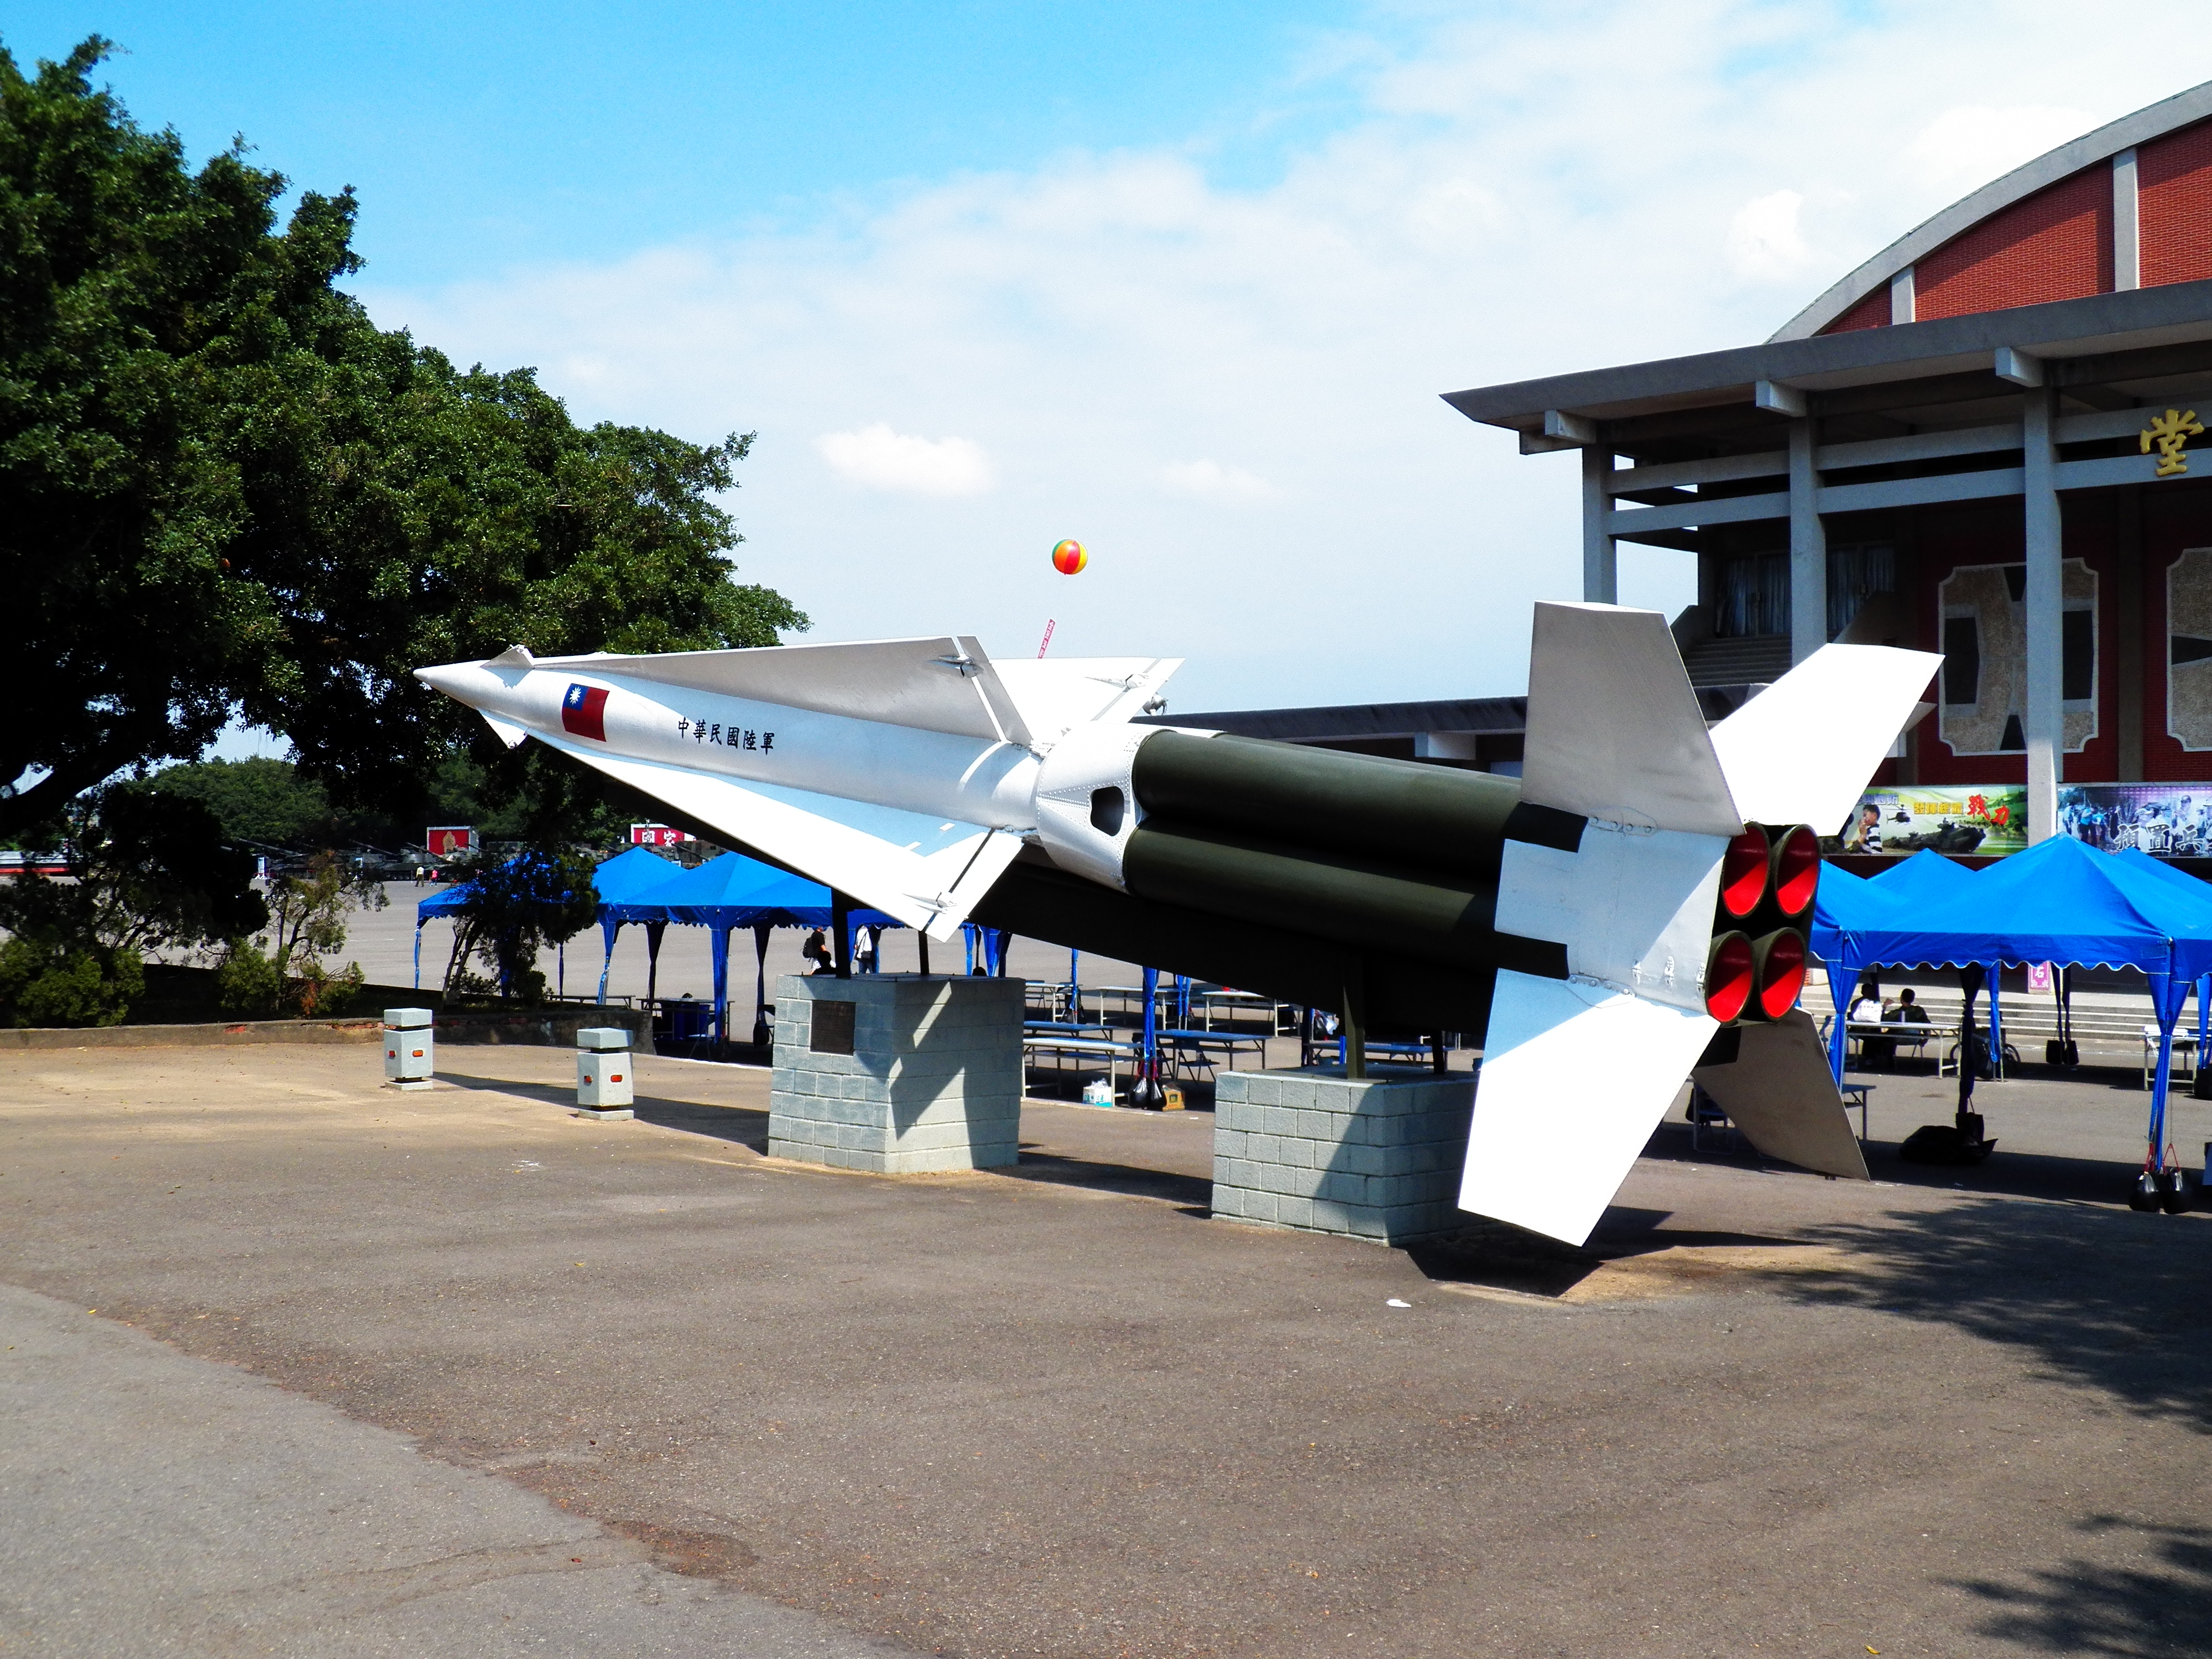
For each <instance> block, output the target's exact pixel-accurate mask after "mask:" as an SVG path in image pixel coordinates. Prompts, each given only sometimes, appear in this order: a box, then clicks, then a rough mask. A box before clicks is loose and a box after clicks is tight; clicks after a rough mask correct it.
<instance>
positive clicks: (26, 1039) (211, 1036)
mask: <svg viewBox="0 0 2212 1659" xmlns="http://www.w3.org/2000/svg"><path fill="white" fill-rule="evenodd" d="M628 1012H629V1011H628V1010H623V1009H612V1010H609V1009H597V1008H594V1009H590V1010H584V1011H577V1010H573V1009H564V1010H562V1011H561V1012H559V1013H556V1014H554V1015H551V1016H548V1015H546V1014H542V1013H523V1012H516V1013H484V1014H469V1013H460V1014H441V1015H439V1016H438V1018H437V1024H436V1026H435V1030H436V1032H437V1037H438V1041H439V1042H440V1043H441V1044H458V1045H460V1046H463V1047H467V1046H470V1045H473V1044H478V1043H520V1044H522V1045H524V1046H526V1047H531V1048H573V1047H574V1046H575V1041H576V1027H577V1026H579V1025H619V1024H629V1027H630V1035H631V1039H632V1045H633V1047H632V1052H634V1053H636V1054H651V1053H652V1052H653V1030H652V1027H651V1026H650V1025H649V1024H646V1023H645V1022H644V1021H643V1020H641V1019H639V1018H637V1017H636V1016H635V1015H632V1016H631V1017H630V1018H629V1020H628V1021H625V1020H624V1019H623V1018H620V1016H622V1015H623V1014H625V1013H628ZM611 1015H612V1016H615V1017H614V1018H610V1016H611ZM383 1030H384V1021H383V1018H382V1017H381V1016H380V1015H375V1014H372V1015H369V1016H368V1017H367V1018H360V1017H356V1018H347V1019H248V1020H227V1021H222V1022H218V1023H217V1024H211V1025H85V1026H58V1027H53V1026H18V1027H9V1026H0V1050H6V1049H9V1048H222V1047H225V1046H231V1045H243V1044H249V1043H271V1042H377V1041H378V1040H379V1039H380V1036H382V1034H383Z"/></svg>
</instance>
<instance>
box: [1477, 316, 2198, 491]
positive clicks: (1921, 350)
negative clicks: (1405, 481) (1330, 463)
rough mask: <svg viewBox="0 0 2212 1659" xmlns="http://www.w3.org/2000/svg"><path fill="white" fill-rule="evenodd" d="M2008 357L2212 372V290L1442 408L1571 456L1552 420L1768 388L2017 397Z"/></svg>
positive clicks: (1780, 348) (1637, 372)
mask: <svg viewBox="0 0 2212 1659" xmlns="http://www.w3.org/2000/svg"><path fill="white" fill-rule="evenodd" d="M2191 344H2202V345H2204V346H2206V347H2207V348H2208V349H2206V350H2204V351H2203V352H2202V353H2201V354H2197V355H2201V356H2203V358H2204V362H2203V363H2202V364H2199V363H2197V362H2194V361H2188V362H2182V361H2177V360H2174V359H2173V358H2172V348H2174V347H2177V346H2187V345H2191ZM2004 348H2010V349H2014V350H2018V351H2025V352H2027V353H2030V354H2032V355H2033V356H2037V357H2040V358H2044V359H2047V360H2051V371H2052V377H2053V379H2054V380H2057V383H2059V384H2061V385H2077V384H2078V385H2088V384H2107V383H2110V382H2112V381H2113V380H2122V379H2128V378H2142V377H2143V376H2146V375H2149V374H2155V373H2159V372H2166V373H2176V372H2180V371H2181V370H2184V369H2195V368H2212V280H2208V281H2204V282H2197V283H2166V284H2162V285H2160V286H2159V287H2156V288H2141V289H2124V290H2121V291H2119V292H2117V293H2112V294H2097V295H2090V296H2088V297H2087V298H2086V299H2080V300H2060V301H2053V302H2051V303H2050V304H2047V305H2039V306H2019V307H2013V308H2011V309H2008V310H2004V311H1988V312H1976V313H1971V314H1969V315H1966V316H1961V317H1944V318H1939V319H1936V320H1934V321H1932V322H1925V323H1900V324H1898V325H1893V326H1892V327H1888V328H1866V329H1853V330H1850V331H1847V332H1844V333H1839V334H1822V335H1816V336H1814V337H1811V338H1808V339H1790V340H1783V339H1776V340H1769V341H1766V342H1765V343H1762V344H1759V345H1752V346H1738V347H1735V348H1732V349H1729V350H1726V351H1707V352H1701V353H1699V354H1698V355H1697V356H1689V357H1668V358H1662V359H1659V360H1657V361H1656V362H1644V363H1629V364H1626V365H1623V366H1621V367H1620V368H1595V369H1585V370H1583V371H1581V372H1579V373H1577V374H1554V375H1549V376H1547V377H1546V378H1544V379H1542V380H1516V381H1513V382H1510V383H1509V384H1506V385H1504V386H1477V387H1474V388H1472V389H1470V390H1468V391H1465V392H1446V393H1445V394H1443V398H1444V401H1445V402H1446V403H1448V404H1450V405H1451V406H1452V407H1453V408H1454V409H1456V410H1459V412H1460V413H1461V414H1462V415H1464V416H1467V417H1468V419H1469V420H1471V421H1478V422H1482V423H1484V424H1486V425H1490V426H1498V427H1504V428H1509V429H1510V430H1513V431H1516V432H1519V433H1520V434H1522V437H1523V439H1524V440H1525V442H1524V445H1523V447H1524V448H1528V449H1530V450H1532V451H1533V450H1535V449H1542V448H1550V447H1562V448H1564V447H1575V446H1574V443H1573V441H1572V440H1566V439H1559V438H1557V437H1556V436H1554V437H1552V438H1547V436H1546V433H1545V417H1546V416H1547V413H1559V414H1565V415H1569V416H1580V417H1582V418H1583V419H1587V420H1595V421H1620V420H1626V419H1632V418H1634V417H1637V416H1649V415H1656V414H1663V413H1667V412H1670V411H1674V410H1686V409H1699V408H1717V407H1724V406H1728V405H1741V406H1744V407H1745V408H1746V410H1747V411H1748V408H1749V405H1750V404H1752V402H1753V388H1754V386H1756V384H1757V383H1758V382H1759V381H1761V380H1768V381H1773V382H1777V383H1778V384H1780V385H1782V386H1789V387H1791V388H1795V389H1797V390H1800V391H1803V392H1812V393H1816V394H1817V393H1820V392H1839V391H1844V390H1849V389H1852V388H1861V387H1875V386H1893V385H1895V384H1897V383H1899V382H1905V381H1910V380H1932V379H1934V378H1936V377H1939V376H1957V377H1960V378H1961V380H1972V379H1974V378H1976V377H1979V378H1981V379H1984V380H1986V381H1987V395H1990V396H1996V395H1998V394H2001V393H2015V394H2016V393H2017V391H2018V387H2017V386H2013V385H2009V384H2008V383H2006V382H2004V381H2002V380H1998V378H1997V377H1996V372H1995V368H1994V362H1995V356H1996V352H1997V351H1998V350H1999V349H2004ZM2153 353H2157V354H2162V355H2160V356H2159V357H2158V358H2157V360H2156V361H2152V359H2151V357H2150V356H2148V355H2145V356H2136V354H2153ZM1971 390H1972V388H1971V387H1970V386H1961V387H1960V392H1961V397H1960V398H1959V399H1958V400H1959V401H1964V399H1965V395H1966V394H1967V393H1970V392H1971ZM1948 400H1949V399H1947V401H1948ZM1778 431H1779V429H1778Z"/></svg>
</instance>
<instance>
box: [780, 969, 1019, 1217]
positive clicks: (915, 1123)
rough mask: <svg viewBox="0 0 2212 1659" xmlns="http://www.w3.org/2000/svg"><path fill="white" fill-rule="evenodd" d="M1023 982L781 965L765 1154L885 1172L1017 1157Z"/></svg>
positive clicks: (968, 1166)
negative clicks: (805, 970) (850, 974)
mask: <svg viewBox="0 0 2212 1659" xmlns="http://www.w3.org/2000/svg"><path fill="white" fill-rule="evenodd" d="M1027 995H1028V992H1027V988H1026V987H1024V984H1023V982H1022V981H1020V980H1018V979H997V978H979V977H967V976H962V977H958V978H953V977H948V976H944V975H937V976H930V977H925V976H924V975H920V974H878V975H861V976H860V977H859V978H857V979H832V978H829V977H828V976H827V975H823V976H821V977H815V976H811V975H799V974H787V975H784V976H783V977H782V978H781V979H779V980H778V981H776V987H775V997H776V1001H775V1070H774V1071H773V1072H772V1073H770V1074H769V1118H768V1149H769V1156H771V1157H773V1158H794V1159H797V1160H799V1162H801V1163H806V1164H831V1165H834V1166H836V1168H839V1169H844V1170H871V1171H872V1172H874V1173H875V1174H878V1175H922V1174H927V1173H933V1172H935V1171H938V1170H981V1169H988V1168H991V1167H993V1166H994V1165H998V1164H1012V1163H1013V1162H1015V1161H1016V1159H1017V1158H1018V1157H1019V1146H1020V1133H1021V1117H1022V1017H1023V1012H1024V1001H1025V1000H1026V998H1027Z"/></svg>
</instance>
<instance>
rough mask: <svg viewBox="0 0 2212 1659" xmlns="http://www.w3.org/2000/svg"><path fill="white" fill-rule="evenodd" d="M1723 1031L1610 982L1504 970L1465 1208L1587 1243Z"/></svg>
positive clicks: (1471, 1136)
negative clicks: (1606, 984) (1702, 1056)
mask: <svg viewBox="0 0 2212 1659" xmlns="http://www.w3.org/2000/svg"><path fill="white" fill-rule="evenodd" d="M1718 1029H1719V1026H1718V1024H1717V1023H1716V1022H1715V1021H1714V1020H1712V1019H1711V1018H1708V1017H1707V1016H1706V1015H1705V1014H1702V1013H1692V1012H1689V1011H1687V1010H1686V1009H1681V1008H1674V1007H1669V1006H1668V1005H1666V1004H1665V1003H1662V1002H1653V1001H1650V1000H1645V999H1644V998H1641V997H1633V996H1629V995H1627V994H1624V993H1622V992H1619V991H1613V990H1609V989H1607V987H1603V986H1599V985H1589V984H1582V983H1577V981H1573V980H1558V979H1537V978H1534V977H1533V976H1532V975H1528V974H1516V973H1514V972H1511V971H1510V970H1502V971H1500V973H1499V974H1498V989H1497V990H1496V992H1495V993H1494V994H1492V998H1491V1002H1490V1034H1489V1036H1488V1037H1487V1038H1486V1040H1485V1041H1484V1043H1483V1050H1482V1071H1481V1074H1480V1079H1478V1081H1477V1082H1476V1085H1475V1091H1474V1119H1473V1121H1471V1122H1470V1123H1469V1125H1468V1137H1467V1168H1466V1171H1465V1173H1464V1174H1463V1175H1462V1178H1461V1182H1460V1192H1459V1206H1460V1208H1462V1210H1471V1211H1473V1212H1474V1213H1475V1214H1477V1215H1486V1216H1493V1217H1495V1218H1497V1219H1498V1220H1500V1221H1510V1222H1511V1223H1512V1224H1513V1225H1515V1226H1516V1227H1526V1228H1528V1231H1531V1232H1537V1233H1542V1234H1544V1235H1545V1236H1546V1237H1550V1238H1557V1239H1560V1240H1563V1241H1565V1243H1569V1244H1580V1243H1583V1240H1585V1239H1587V1238H1588V1237H1589V1236H1590V1231H1591V1229H1593V1228H1594V1227H1595V1226H1596V1225H1597V1224H1598V1218H1600V1217H1601V1216H1602V1215H1603V1214H1604V1213H1605V1208H1606V1206H1607V1205H1608V1204H1610V1203H1611V1202H1612V1201H1613V1194H1615V1193H1616V1192H1618V1191H1620V1183H1621V1182H1623V1181H1625V1180H1626V1179H1627V1178H1628V1172H1629V1170H1630V1169H1631V1168H1632V1167H1633V1166H1634V1164H1635V1163H1636V1158H1637V1155H1638V1153H1639V1152H1642V1151H1643V1150H1644V1143H1645V1142H1647V1141H1649V1140H1650V1139H1651V1131H1652V1130H1653V1129H1654V1128H1655V1127H1657V1125H1658V1122H1659V1120H1660V1119H1661V1118H1662V1117H1663V1116H1665V1115H1666V1113H1667V1108H1668V1106H1669V1105H1670V1104H1672V1103H1673V1102H1674V1097H1675V1095H1676V1094H1677V1093H1678V1092H1679V1091H1680V1089H1681V1087H1682V1079H1684V1078H1685V1077H1686V1076H1688V1075H1689V1071H1690V1067H1691V1066H1694V1065H1695V1064H1696V1063H1697V1060H1698V1056H1699V1054H1702V1053H1704V1052H1705V1044H1706V1042H1708V1041H1710V1040H1711V1036H1712V1034H1713V1033H1714V1032H1715V1031H1716V1030H1718Z"/></svg>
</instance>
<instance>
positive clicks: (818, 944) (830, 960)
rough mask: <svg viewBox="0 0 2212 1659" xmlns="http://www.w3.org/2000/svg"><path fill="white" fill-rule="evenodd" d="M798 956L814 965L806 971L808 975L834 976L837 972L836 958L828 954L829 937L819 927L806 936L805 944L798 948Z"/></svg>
mask: <svg viewBox="0 0 2212 1659" xmlns="http://www.w3.org/2000/svg"><path fill="white" fill-rule="evenodd" d="M799 955H801V956H802V957H805V958H806V959H807V960H808V961H809V962H811V963H813V964H814V966H813V967H812V968H811V969H808V970H807V971H808V972H809V973H811V974H834V973H836V971H837V958H836V957H833V956H831V955H830V954H829V934H827V933H823V931H822V929H820V928H819V927H817V928H816V929H815V930H814V931H813V932H812V933H809V934H808V935H807V936H806V943H805V944H804V945H800V946H799Z"/></svg>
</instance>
